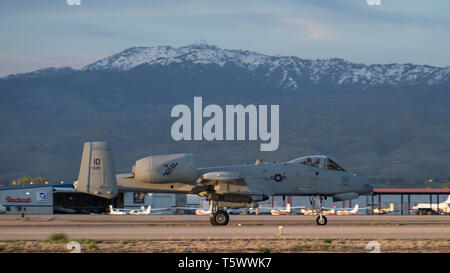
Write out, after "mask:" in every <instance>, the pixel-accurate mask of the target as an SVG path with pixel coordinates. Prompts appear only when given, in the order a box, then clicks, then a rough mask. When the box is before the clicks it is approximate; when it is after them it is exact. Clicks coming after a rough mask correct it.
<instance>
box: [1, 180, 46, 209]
mask: <svg viewBox="0 0 450 273" xmlns="http://www.w3.org/2000/svg"><path fill="white" fill-rule="evenodd" d="M0 204H1V205H3V206H4V207H5V208H6V213H7V214H22V213H24V214H53V187H52V186H48V185H45V186H26V187H14V188H7V189H0Z"/></svg>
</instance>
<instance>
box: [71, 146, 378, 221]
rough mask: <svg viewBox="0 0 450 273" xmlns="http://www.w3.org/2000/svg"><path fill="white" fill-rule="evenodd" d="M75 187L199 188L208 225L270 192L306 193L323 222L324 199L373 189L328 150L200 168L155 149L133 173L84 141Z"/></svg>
mask: <svg viewBox="0 0 450 273" xmlns="http://www.w3.org/2000/svg"><path fill="white" fill-rule="evenodd" d="M74 186H75V189H76V190H77V191H79V192H85V193H89V194H93V195H97V196H100V197H103V198H108V199H112V198H115V197H116V196H117V195H118V193H119V192H127V191H134V192H155V193H157V192H160V193H181V194H197V195H199V196H203V197H206V199H207V200H208V201H209V202H210V210H209V211H208V212H210V213H209V215H210V221H211V224H212V225H227V224H228V221H229V216H228V213H227V212H226V211H225V208H254V207H257V206H258V202H262V201H265V200H267V199H269V196H272V195H292V196H310V197H312V198H314V200H315V202H314V203H311V204H313V205H312V206H311V211H312V215H314V217H315V221H316V224H318V225H326V223H327V219H326V217H325V216H324V214H323V208H322V202H323V200H324V199H325V198H327V197H332V198H333V201H335V202H336V201H343V200H351V199H355V198H358V196H359V195H361V194H369V193H371V192H372V189H373V188H372V186H371V184H370V182H369V181H368V180H367V179H365V178H362V177H360V176H357V175H355V174H352V173H349V172H347V171H345V170H344V169H343V168H342V167H340V166H339V165H338V164H337V163H336V162H334V161H333V160H331V159H330V158H329V157H327V156H323V155H317V156H306V157H300V158H296V159H294V160H291V161H286V162H274V163H261V162H260V161H257V163H255V164H252V165H234V166H221V167H208V168H199V167H198V166H197V160H196V156H195V155H194V154H171V155H153V156H149V157H145V158H142V159H140V160H138V161H136V164H135V165H134V166H132V168H131V173H125V174H116V171H115V167H114V163H113V160H112V153H111V149H110V148H109V146H108V144H106V143H105V142H86V143H85V144H84V149H83V154H82V159H81V165H80V172H79V175H78V181H76V182H75V183H74Z"/></svg>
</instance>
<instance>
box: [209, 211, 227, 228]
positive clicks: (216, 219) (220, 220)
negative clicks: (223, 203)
mask: <svg viewBox="0 0 450 273" xmlns="http://www.w3.org/2000/svg"><path fill="white" fill-rule="evenodd" d="M210 220H211V224H213V225H214V226H226V225H227V224H228V221H229V220H230V216H228V213H226V212H225V211H223V210H218V211H216V212H215V213H214V214H212V217H211V218H210Z"/></svg>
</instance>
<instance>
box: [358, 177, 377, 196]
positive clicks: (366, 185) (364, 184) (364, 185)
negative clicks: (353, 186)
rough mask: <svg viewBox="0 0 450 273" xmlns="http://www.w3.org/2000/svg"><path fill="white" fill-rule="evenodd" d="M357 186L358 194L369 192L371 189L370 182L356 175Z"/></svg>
mask: <svg viewBox="0 0 450 273" xmlns="http://www.w3.org/2000/svg"><path fill="white" fill-rule="evenodd" d="M356 177H357V179H356V180H357V181H358V186H359V194H366V193H371V192H372V191H373V186H372V183H371V182H370V181H369V180H367V179H365V178H364V177H361V176H356Z"/></svg>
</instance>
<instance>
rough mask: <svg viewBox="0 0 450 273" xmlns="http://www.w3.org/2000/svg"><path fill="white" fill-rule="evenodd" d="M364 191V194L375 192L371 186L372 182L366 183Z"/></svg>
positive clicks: (363, 187)
mask: <svg viewBox="0 0 450 273" xmlns="http://www.w3.org/2000/svg"><path fill="white" fill-rule="evenodd" d="M362 191H363V192H364V193H371V192H372V191H373V186H372V185H371V184H370V182H369V183H365V184H364V185H363V186H362Z"/></svg>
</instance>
